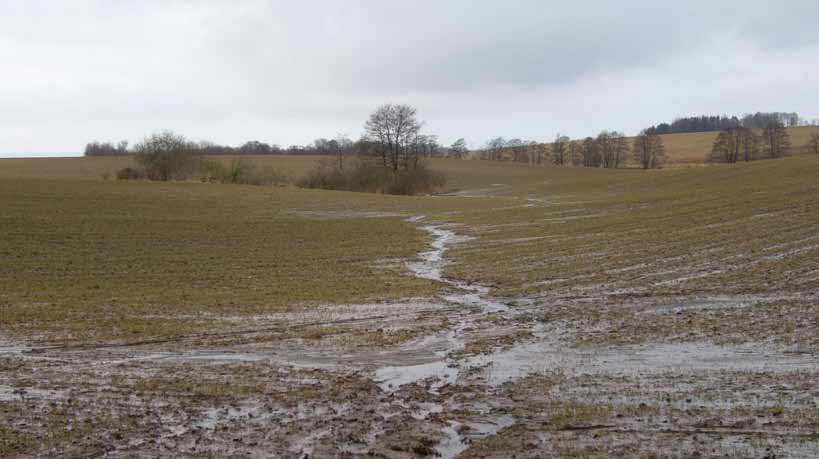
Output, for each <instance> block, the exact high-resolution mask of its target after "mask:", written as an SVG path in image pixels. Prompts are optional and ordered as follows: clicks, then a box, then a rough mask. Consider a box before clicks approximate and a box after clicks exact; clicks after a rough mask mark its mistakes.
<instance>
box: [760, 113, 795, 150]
mask: <svg viewBox="0 0 819 459" xmlns="http://www.w3.org/2000/svg"><path fill="white" fill-rule="evenodd" d="M762 145H763V148H764V152H765V156H766V157H768V158H781V157H783V156H785V155H787V154H788V153H790V149H791V140H790V136H789V135H788V131H787V129H785V126H784V125H783V124H782V123H781V122H779V121H772V122H770V123H768V125H767V126H766V127H765V129H763V130H762Z"/></svg>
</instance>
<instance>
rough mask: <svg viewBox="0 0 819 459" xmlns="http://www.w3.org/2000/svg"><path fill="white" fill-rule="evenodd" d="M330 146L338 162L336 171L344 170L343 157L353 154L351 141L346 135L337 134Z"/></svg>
mask: <svg viewBox="0 0 819 459" xmlns="http://www.w3.org/2000/svg"><path fill="white" fill-rule="evenodd" d="M331 146H332V148H333V149H334V152H335V155H336V159H337V160H338V170H344V157H345V156H347V155H349V154H350V153H352V152H353V149H354V144H353V141H352V140H350V138H349V137H347V136H346V135H344V134H339V135H337V136H336V138H335V139H333V141H332V144H331Z"/></svg>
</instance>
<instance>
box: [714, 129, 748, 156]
mask: <svg viewBox="0 0 819 459" xmlns="http://www.w3.org/2000/svg"><path fill="white" fill-rule="evenodd" d="M741 139H742V135H741V133H740V130H739V128H730V129H723V130H722V131H720V132H719V134H717V138H716V139H714V144H713V146H712V147H711V158H710V159H711V161H713V162H720V163H735V162H737V161H739V156H740V149H741V145H742V141H741Z"/></svg>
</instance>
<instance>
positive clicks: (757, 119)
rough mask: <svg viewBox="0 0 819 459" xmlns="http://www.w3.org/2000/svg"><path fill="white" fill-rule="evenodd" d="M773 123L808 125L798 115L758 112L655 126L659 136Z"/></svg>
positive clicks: (683, 120)
mask: <svg viewBox="0 0 819 459" xmlns="http://www.w3.org/2000/svg"><path fill="white" fill-rule="evenodd" d="M771 123H781V124H782V125H784V126H787V127H796V126H799V125H802V124H807V123H806V122H805V120H800V118H799V115H798V114H796V113H784V112H770V113H763V112H757V113H754V114H747V115H744V116H743V117H742V118H739V117H737V116H731V117H728V116H725V115H722V116H709V115H702V116H688V117H685V118H677V119H675V120H674V121H672V122H671V123H660V124H658V125H657V126H653V128H654V129H656V131H657V134H677V133H685V132H708V131H721V130H723V129H733V128H738V127H744V128H748V129H764V128H765V127H767V126H768V125H769V124H771Z"/></svg>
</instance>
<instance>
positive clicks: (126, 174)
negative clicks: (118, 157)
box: [117, 167, 147, 180]
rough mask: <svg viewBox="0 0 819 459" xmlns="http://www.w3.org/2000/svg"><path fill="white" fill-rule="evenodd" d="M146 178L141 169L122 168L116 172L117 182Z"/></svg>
mask: <svg viewBox="0 0 819 459" xmlns="http://www.w3.org/2000/svg"><path fill="white" fill-rule="evenodd" d="M146 178H147V176H146V175H145V172H144V171H142V170H141V169H137V168H134V167H124V168H122V169H120V170H118V171H117V180H144V179H146Z"/></svg>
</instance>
